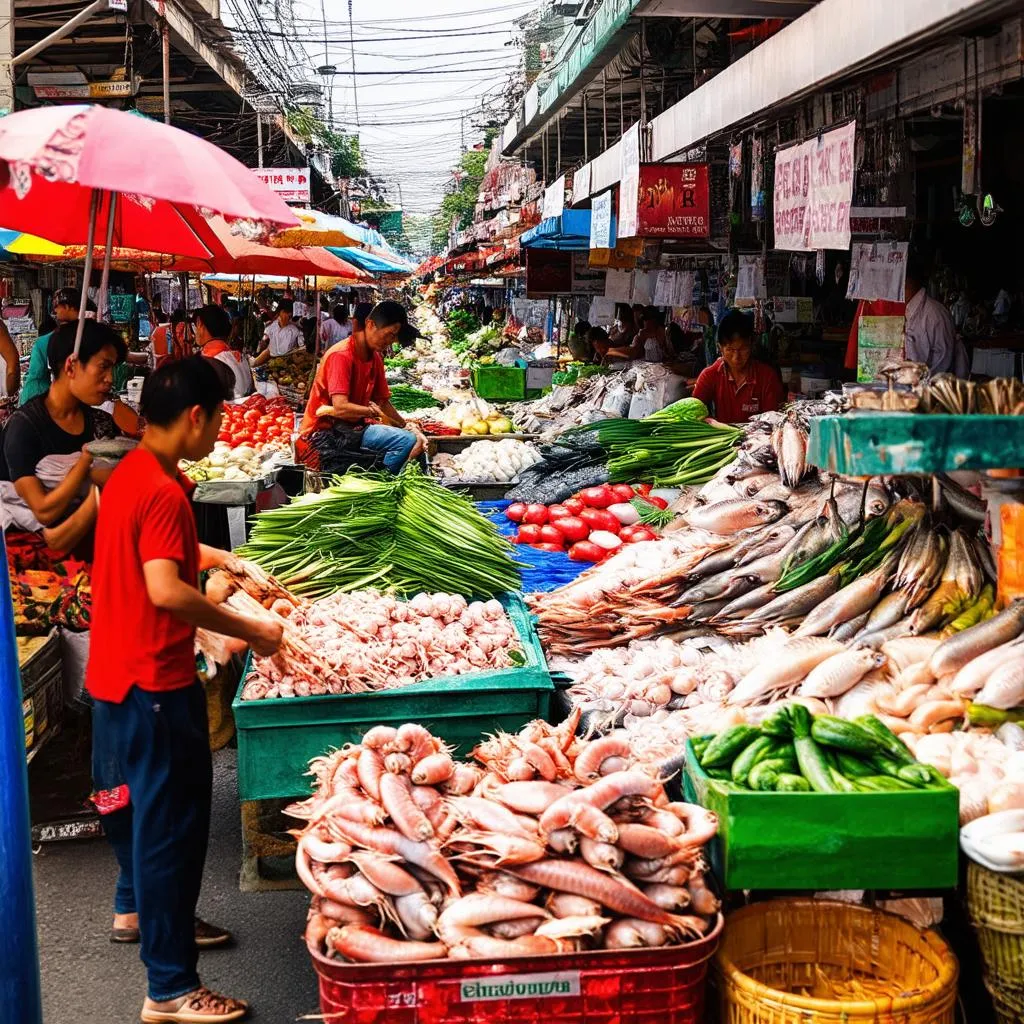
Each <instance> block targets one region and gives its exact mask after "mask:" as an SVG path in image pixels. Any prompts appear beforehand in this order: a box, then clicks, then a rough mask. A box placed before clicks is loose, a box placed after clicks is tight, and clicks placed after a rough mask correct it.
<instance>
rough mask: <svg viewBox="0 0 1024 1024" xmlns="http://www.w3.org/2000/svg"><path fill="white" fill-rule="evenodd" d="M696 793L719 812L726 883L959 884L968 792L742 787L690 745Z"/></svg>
mask: <svg viewBox="0 0 1024 1024" xmlns="http://www.w3.org/2000/svg"><path fill="white" fill-rule="evenodd" d="M684 791H685V795H686V799H687V800H688V801H690V802H693V803H698V804H700V805H701V806H703V807H707V808H708V809H709V810H711V811H714V812H715V814H717V815H718V835H717V836H716V837H715V838H714V839H713V840H712V841H711V843H710V844H709V851H710V857H711V866H712V868H713V869H714V872H715V875H716V876H717V877H718V878H719V879H721V880H722V883H723V885H724V886H725V888H726V889H731V890H736V889H766V890H771V889H915V890H918V889H949V888H954V887H955V886H956V884H957V877H958V876H957V868H958V863H959V835H960V825H959V806H960V795H959V793H958V791H957V790H956V789H955V788H954V787H953V786H947V787H945V788H942V789H932V790H917V791H915V792H909V791H908V792H903V793H757V792H749V793H747V792H743V793H737V792H732V791H730V790H728V789H726V788H724V787H723V786H720V785H719V784H718V783H717V782H716V781H715V780H714V779H712V778H710V777H709V776H708V775H707V774H706V773H705V772H704V769H703V768H701V766H700V764H699V763H698V761H697V755H696V753H695V752H694V749H693V746H692V744H691V743H690V742H689V741H687V744H686V773H685V776H684Z"/></svg>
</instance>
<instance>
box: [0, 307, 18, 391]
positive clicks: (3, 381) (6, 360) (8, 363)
mask: <svg viewBox="0 0 1024 1024" xmlns="http://www.w3.org/2000/svg"><path fill="white" fill-rule="evenodd" d="M19 387H21V359H20V358H19V356H18V349H17V348H16V347H15V345H14V341H13V340H12V338H11V333H10V331H8V330H7V325H6V324H4V323H3V321H0V398H14V397H15V396H16V395H17V394H18V388H19Z"/></svg>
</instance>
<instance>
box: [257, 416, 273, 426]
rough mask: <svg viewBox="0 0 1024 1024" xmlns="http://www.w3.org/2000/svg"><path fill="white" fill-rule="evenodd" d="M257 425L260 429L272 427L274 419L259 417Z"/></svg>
mask: <svg viewBox="0 0 1024 1024" xmlns="http://www.w3.org/2000/svg"><path fill="white" fill-rule="evenodd" d="M259 425H260V426H261V427H271V426H273V425H274V417H273V416H261V417H260V419H259Z"/></svg>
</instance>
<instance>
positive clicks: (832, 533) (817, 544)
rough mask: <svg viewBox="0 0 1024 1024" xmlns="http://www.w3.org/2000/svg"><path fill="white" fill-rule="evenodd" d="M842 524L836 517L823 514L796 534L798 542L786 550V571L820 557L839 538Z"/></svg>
mask: <svg viewBox="0 0 1024 1024" xmlns="http://www.w3.org/2000/svg"><path fill="white" fill-rule="evenodd" d="M842 527H843V524H842V523H841V522H840V521H839V519H838V517H836V518H834V519H833V518H832V516H830V515H828V514H825V515H820V516H818V518H817V519H815V520H814V521H813V522H810V523H808V524H807V526H806V527H805V528H804V529H803V530H801V531H800V533H799V534H797V538H798V540H797V541H796V542H795V543H794V544H792V545H791V546H790V547H789V548H787V551H786V553H787V556H788V558H787V561H786V562H785V566H786V568H787V569H794V568H796V567H797V566H798V565H803V564H804V562H809V561H810V560H811V559H812V558H814V557H815V556H817V555H820V554H821V553H822V551H824V550H825V549H826V548H830V547H831V546H832V545H833V544H835V543H836V541H838V540H839V537H840V536H841V530H842Z"/></svg>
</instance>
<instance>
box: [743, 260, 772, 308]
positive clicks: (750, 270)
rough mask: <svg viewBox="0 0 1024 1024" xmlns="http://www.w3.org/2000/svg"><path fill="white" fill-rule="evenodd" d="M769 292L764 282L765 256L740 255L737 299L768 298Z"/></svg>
mask: <svg viewBox="0 0 1024 1024" xmlns="http://www.w3.org/2000/svg"><path fill="white" fill-rule="evenodd" d="M767 297H768V292H767V290H766V288H765V283H764V257H763V256H740V263H739V270H738V271H737V273H736V298H737V299H766V298H767Z"/></svg>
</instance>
